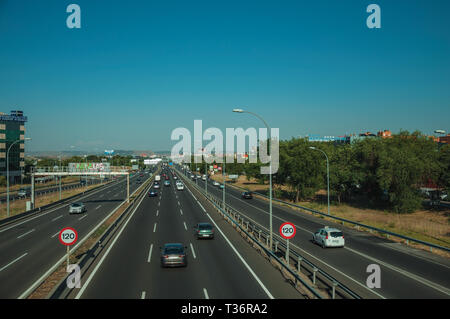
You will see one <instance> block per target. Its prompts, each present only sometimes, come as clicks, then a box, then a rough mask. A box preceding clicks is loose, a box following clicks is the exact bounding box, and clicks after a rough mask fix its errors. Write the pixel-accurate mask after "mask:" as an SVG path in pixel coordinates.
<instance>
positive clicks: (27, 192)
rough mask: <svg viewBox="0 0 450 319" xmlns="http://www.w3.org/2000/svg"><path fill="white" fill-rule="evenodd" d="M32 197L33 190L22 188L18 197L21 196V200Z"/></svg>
mask: <svg viewBox="0 0 450 319" xmlns="http://www.w3.org/2000/svg"><path fill="white" fill-rule="evenodd" d="M30 195H31V189H29V188H21V189H19V191H18V192H17V196H19V198H25V197H28V196H30Z"/></svg>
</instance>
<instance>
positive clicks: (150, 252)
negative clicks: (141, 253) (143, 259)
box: [147, 244, 153, 263]
mask: <svg viewBox="0 0 450 319" xmlns="http://www.w3.org/2000/svg"><path fill="white" fill-rule="evenodd" d="M152 250H153V244H151V245H150V251H149V253H148V258H147V262H148V263H149V262H150V260H151V259H152Z"/></svg>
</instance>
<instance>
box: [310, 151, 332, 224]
mask: <svg viewBox="0 0 450 319" xmlns="http://www.w3.org/2000/svg"><path fill="white" fill-rule="evenodd" d="M309 148H310V149H312V150H316V151H320V152H322V153H323V155H325V158H326V159H327V197H328V215H330V168H329V164H328V156H327V154H326V153H325V152H324V151H322V150H321V149H318V148H316V147H314V146H310V147H309Z"/></svg>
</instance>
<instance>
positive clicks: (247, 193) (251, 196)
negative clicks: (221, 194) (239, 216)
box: [242, 192, 253, 199]
mask: <svg viewBox="0 0 450 319" xmlns="http://www.w3.org/2000/svg"><path fill="white" fill-rule="evenodd" d="M242 198H245V199H252V198H253V195H252V193H251V192H243V193H242Z"/></svg>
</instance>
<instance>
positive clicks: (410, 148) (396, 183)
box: [192, 131, 450, 213]
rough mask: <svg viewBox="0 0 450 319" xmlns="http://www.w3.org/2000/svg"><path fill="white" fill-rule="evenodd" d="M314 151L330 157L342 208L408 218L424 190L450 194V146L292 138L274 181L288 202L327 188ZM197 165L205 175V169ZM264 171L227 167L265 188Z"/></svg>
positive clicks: (413, 140)
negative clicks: (356, 205)
mask: <svg viewBox="0 0 450 319" xmlns="http://www.w3.org/2000/svg"><path fill="white" fill-rule="evenodd" d="M311 146H313V147H315V148H316V149H319V150H322V151H323V152H325V154H326V155H327V156H328V159H329V172H330V173H329V180H330V195H331V197H332V200H334V201H336V202H339V203H341V202H355V201H356V200H357V199H358V201H359V202H361V201H365V202H366V203H367V206H370V207H382V208H385V209H389V210H392V211H394V212H397V213H409V212H414V211H415V210H417V209H419V208H420V207H421V204H422V201H423V197H422V195H421V193H420V188H421V187H423V186H426V185H435V186H437V187H439V188H442V189H446V190H447V191H448V190H449V189H450V145H440V144H438V143H436V142H434V141H432V140H430V139H429V138H428V137H427V136H425V135H423V134H421V133H420V132H414V133H409V132H407V131H402V132H400V133H399V134H396V135H393V136H392V137H391V138H378V137H370V138H365V139H362V140H359V141H356V142H354V143H352V144H341V145H337V144H334V143H332V142H328V143H324V142H309V141H308V140H307V139H304V138H293V139H291V140H286V141H280V152H279V154H280V157H279V163H280V166H279V170H278V172H277V173H276V174H274V175H273V181H274V183H275V184H278V185H287V186H288V188H289V189H290V194H287V195H286V194H285V196H288V197H289V196H290V197H291V199H292V200H295V201H300V200H308V199H312V198H313V197H314V196H315V194H316V193H317V191H319V190H320V189H326V187H327V170H326V158H325V155H324V154H323V153H322V152H320V151H318V150H313V149H311V148H310V147H311ZM197 165H198V167H200V168H201V170H202V171H204V168H203V167H204V165H200V164H197ZM262 165H267V164H261V163H254V164H250V163H245V164H239V163H226V172H227V173H229V174H245V175H246V176H247V178H248V179H251V178H256V179H258V180H259V181H260V182H265V181H267V180H268V176H267V175H261V174H260V169H259V168H260V167H261V166H262ZM192 167H194V165H193V164H192ZM279 192H281V191H279Z"/></svg>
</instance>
